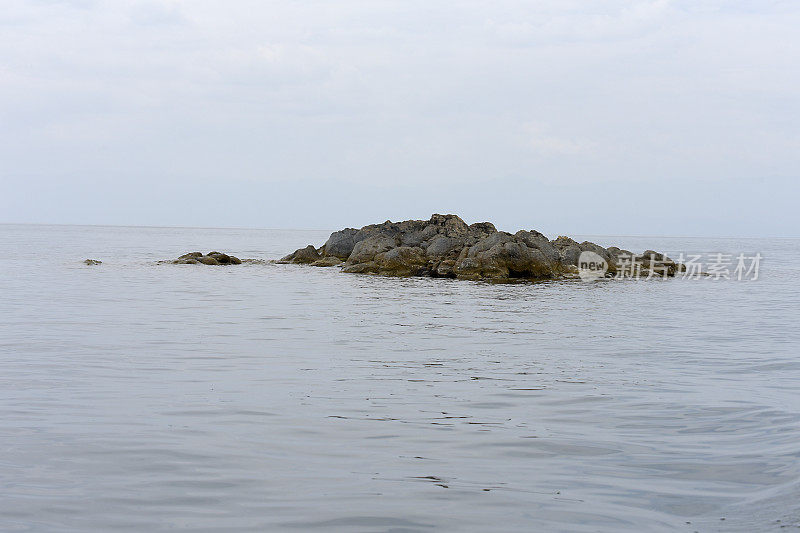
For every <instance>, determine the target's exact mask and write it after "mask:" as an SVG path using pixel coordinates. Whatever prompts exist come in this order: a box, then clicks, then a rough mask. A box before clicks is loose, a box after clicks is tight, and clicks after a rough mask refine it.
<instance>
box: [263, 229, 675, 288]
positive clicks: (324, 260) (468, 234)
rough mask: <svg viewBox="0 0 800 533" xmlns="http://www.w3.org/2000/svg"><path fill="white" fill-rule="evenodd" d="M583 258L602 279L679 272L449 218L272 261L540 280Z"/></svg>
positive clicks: (345, 234)
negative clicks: (633, 266)
mask: <svg viewBox="0 0 800 533" xmlns="http://www.w3.org/2000/svg"><path fill="white" fill-rule="evenodd" d="M584 252H592V254H589V255H590V256H592V257H598V258H599V259H598V261H602V262H603V264H604V268H605V270H604V272H605V276H607V277H611V276H614V275H618V274H620V273H621V272H622V269H623V268H624V267H625V266H626V265H627V263H628V262H636V261H638V262H639V270H638V273H639V274H640V275H641V274H645V275H647V274H648V273H649V272H651V271H653V272H655V270H653V269H658V272H659V273H663V275H664V276H674V275H675V273H676V272H679V271H681V268H682V266H683V265H679V264H676V263H675V262H674V261H672V260H671V259H669V258H668V257H666V256H664V255H663V254H659V253H657V252H654V251H652V250H648V251H646V252H644V253H643V254H641V255H634V254H632V253H630V252H628V251H626V250H622V249H620V248H616V247H611V248H603V247H602V246H600V245H598V244H595V243H592V242H588V241H584V242H582V243H578V242H576V241H575V240H573V239H570V238H569V237H564V236H561V237H558V238H557V239H554V240H552V241H550V240H548V238H547V237H545V236H544V235H543V234H541V233H539V232H538V231H536V230H520V231H518V232H517V233H515V234H513V235H512V234H511V233H506V232H504V231H498V230H497V229H496V228H495V227H494V225H492V224H491V223H489V222H480V223H476V224H471V225H467V224H466V223H465V222H464V221H463V220H461V219H460V218H459V217H457V216H456V215H433V216H432V217H431V218H430V220H406V221H404V222H391V221H388V220H387V221H386V222H384V223H383V224H372V225H370V226H364V227H363V228H361V229H355V228H346V229H343V230H340V231H336V232H334V233H332V234H331V236H330V238H329V239H328V240H327V242H325V244H323V245H322V246H321V247H319V248H315V247H314V246H313V245H308V246H307V247H305V248H301V249H299V250H297V251H295V252H294V253H291V254H289V255H287V256H286V257H284V258H282V259H281V260H280V261H278V262H279V263H302V264H310V265H314V266H341V267H342V272H348V273H361V274H383V275H391V276H431V277H444V278H458V279H472V280H479V279H486V280H498V281H509V280H518V279H529V280H546V279H563V278H575V277H578V273H579V266H580V265H579V262H581V261H583V259H582V258H583V257H586V254H584ZM582 254H583V255H582Z"/></svg>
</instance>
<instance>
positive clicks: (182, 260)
mask: <svg viewBox="0 0 800 533" xmlns="http://www.w3.org/2000/svg"><path fill="white" fill-rule="evenodd" d="M170 262H171V263H173V264H176V265H212V266H218V265H241V264H242V261H241V260H240V259H239V258H238V257H234V256H232V255H228V254H223V253H222V252H208V253H207V254H205V255H203V253H202V252H191V253H188V254H183V255H182V256H180V257H179V258H177V259H175V260H174V261H170ZM298 262H300V261H298Z"/></svg>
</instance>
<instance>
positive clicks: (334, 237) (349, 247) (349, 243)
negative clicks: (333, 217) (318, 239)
mask: <svg viewBox="0 0 800 533" xmlns="http://www.w3.org/2000/svg"><path fill="white" fill-rule="evenodd" d="M357 233H358V230H357V229H353V228H346V229H343V230H341V231H334V232H333V233H331V236H330V237H328V241H327V242H326V243H325V245H324V246H323V247H322V248H323V254H324V255H331V256H333V257H338V258H340V259H347V258H348V257H349V256H350V254H351V253H352V252H353V247H354V246H355V245H356V240H355V237H356V234H357Z"/></svg>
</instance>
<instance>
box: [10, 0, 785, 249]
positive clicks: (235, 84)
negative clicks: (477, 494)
mask: <svg viewBox="0 0 800 533" xmlns="http://www.w3.org/2000/svg"><path fill="white" fill-rule="evenodd" d="M799 28H800V2H798V1H796V0H786V1H770V0H753V1H750V0H727V1H724V0H711V1H706V0H686V1H670V0H641V1H626V0H596V1H586V0H580V1H577V0H575V1H573V0H543V1H530V0H529V1H509V0H499V1H493V2H485V1H480V2H479V1H471V0H460V1H458V2H449V1H441V2H433V1H431V0H425V1H416V0H402V1H377V0H339V1H330V0H325V1H314V0H294V1H290V0H280V1H265V0H257V1H228V2H219V1H210V0H209V1H205V0H185V1H155V0H147V1H135V0H113V1H102V0H71V1H70V0H62V1H59V0H28V1H23V0H11V1H8V2H4V3H3V9H2V10H0V222H30V223H79V224H81V223H85V224H126V225H127V224H130V225H180V226H242V227H275V228H278V227H280V228H320V229H329V228H330V229H335V228H338V227H342V226H361V225H363V224H367V223H371V222H378V221H383V220H385V219H392V220H399V219H406V218H427V217H428V216H429V215H430V214H431V213H433V212H452V213H457V214H460V215H461V216H462V217H463V218H465V219H466V220H467V222H475V221H478V220H490V221H494V222H495V223H496V224H497V225H498V227H500V228H501V229H508V230H516V229H518V228H523V227H524V228H536V229H540V230H542V231H545V232H550V233H554V234H558V233H568V232H572V233H581V234H617V235H619V234H652V235H731V236H737V235H741V236H773V235H774V236H782V235H783V236H797V235H800V230H798V227H800V215H798V211H800V210H798V208H797V206H796V204H797V201H798V200H799V199H800V184H798V178H799V177H800V127H799V126H798V124H800V93H799V91H800V30H799Z"/></svg>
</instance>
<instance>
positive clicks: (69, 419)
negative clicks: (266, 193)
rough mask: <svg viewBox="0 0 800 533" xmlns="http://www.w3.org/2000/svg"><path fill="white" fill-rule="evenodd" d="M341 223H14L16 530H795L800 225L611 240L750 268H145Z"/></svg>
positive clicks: (283, 243) (11, 335) (285, 244)
mask: <svg viewBox="0 0 800 533" xmlns="http://www.w3.org/2000/svg"><path fill="white" fill-rule="evenodd" d="M325 238H326V235H325V232H299V231H294V232H292V231H266V230H258V231H257V230H202V229H158V228H104V227H47V226H0V243H2V244H3V249H4V250H6V251H9V250H10V251H11V252H12V253H13V255H14V257H15V260H14V261H10V262H7V263H5V264H4V269H3V271H2V273H0V291H1V292H0V294H2V296H3V297H2V299H0V321H2V324H1V325H0V436H1V437H2V438H0V443H1V444H0V445H2V454H1V455H0V493H2V494H3V497H2V498H0V529H3V530H41V529H46V530H64V531H66V530H86V529H101V530H102V529H110V528H129V529H134V530H142V531H145V530H146V531H155V530H161V529H176V528H191V529H198V530H203V529H208V530H219V529H225V530H239V531H247V530H251V531H263V530H265V529H278V530H281V529H283V530H287V529H296V530H326V531H329V530H330V531H432V530H439V529H448V530H471V531H486V530H489V529H498V528H499V529H503V530H508V531H513V530H518V531H532V530H553V531H558V530H564V531H598V530H602V531H618V530H638V531H641V530H642V529H643V528H646V529H648V530H667V529H679V530H686V531H694V530H698V531H717V530H724V531H729V530H742V531H747V530H754V529H757V530H770V529H779V528H780V526H782V525H783V526H796V525H797V524H798V523H800V522H799V521H800V506H798V504H797V501H798V497H800V463H799V462H798V460H797V459H798V456H800V399H799V398H800V396H799V395H798V392H800V360H798V359H797V351H796V346H797V341H798V334H797V333H796V326H797V324H796V322H797V319H796V317H797V306H796V302H795V295H796V294H797V293H798V287H800V284H799V283H798V281H797V280H798V267H797V265H798V263H797V261H796V260H797V259H800V253H799V252H800V250H799V248H800V243H799V242H798V241H792V240H771V241H756V240H745V241H735V240H717V241H710V240H695V239H666V238H661V239H653V238H649V239H637V238H621V237H617V238H609V239H607V240H604V239H603V238H601V237H595V238H593V239H594V240H596V241H598V242H600V243H605V244H611V243H612V242H613V243H616V244H620V245H623V246H625V247H626V248H629V249H634V250H643V249H645V248H652V247H654V245H655V247H656V248H658V249H664V250H666V251H668V252H673V251H687V252H691V251H718V250H722V251H730V252H732V253H738V252H741V251H745V252H752V251H759V252H761V253H762V255H764V257H765V259H764V263H763V264H762V272H761V278H762V279H760V280H759V281H757V282H753V283H745V282H709V281H681V280H668V281H663V280H659V281H611V282H597V283H582V282H554V283H539V284H514V285H491V284H484V283H473V282H458V281H451V280H432V279H394V278H377V277H369V276H358V275H344V274H340V273H338V272H337V271H336V270H335V269H319V268H311V267H302V266H296V265H273V264H249V265H241V266H237V267H230V268H213V267H197V266H183V265H156V264H154V263H153V262H154V261H155V260H158V259H165V258H171V257H176V256H178V255H180V254H181V253H184V252H186V251H190V250H191V251H193V250H195V249H197V250H202V251H208V250H212V249H220V250H222V251H227V252H231V253H234V254H235V255H237V256H239V257H253V258H275V257H279V256H281V255H284V254H285V253H286V252H287V251H290V250H293V249H295V248H297V247H299V246H302V245H305V244H308V243H309V242H322V241H324V240H325ZM639 241H641V242H639ZM659 241H660V242H659ZM685 248H688V249H685ZM676 255H677V254H676ZM87 257H91V258H97V259H101V260H103V261H104V263H103V264H102V265H100V266H96V267H87V266H85V265H83V264H82V263H81V261H82V260H83V259H85V258H87ZM723 518H724V520H722V519H723Z"/></svg>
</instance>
